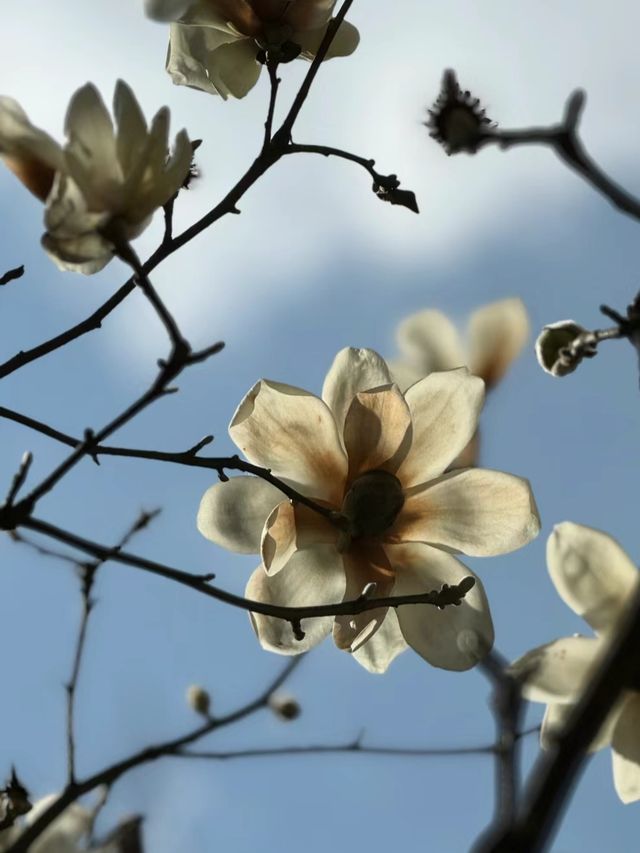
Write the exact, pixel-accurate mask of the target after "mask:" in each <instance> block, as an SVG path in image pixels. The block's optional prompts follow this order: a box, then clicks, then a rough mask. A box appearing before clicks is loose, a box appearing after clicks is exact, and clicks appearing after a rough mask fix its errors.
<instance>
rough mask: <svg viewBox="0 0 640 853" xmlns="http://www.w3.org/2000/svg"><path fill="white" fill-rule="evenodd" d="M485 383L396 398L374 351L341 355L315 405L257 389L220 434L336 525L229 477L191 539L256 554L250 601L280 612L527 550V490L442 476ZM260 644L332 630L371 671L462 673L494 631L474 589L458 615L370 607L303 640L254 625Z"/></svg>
mask: <svg viewBox="0 0 640 853" xmlns="http://www.w3.org/2000/svg"><path fill="white" fill-rule="evenodd" d="M483 399H484V383H483V382H482V380H481V379H478V378H477V377H474V376H471V375H470V374H469V372H468V371H467V369H466V368H461V369H458V370H451V371H448V372H439V373H432V374H431V375H430V376H428V377H426V378H425V379H423V380H422V381H421V382H418V383H416V384H415V385H413V386H412V387H411V388H410V389H409V391H408V392H407V394H406V395H403V394H402V393H401V392H400V391H399V389H398V388H397V386H396V385H394V384H393V383H392V381H391V377H390V374H389V370H388V368H387V365H386V364H385V362H384V361H383V359H382V358H381V357H380V356H379V355H378V354H377V353H375V352H373V351H372V350H366V349H345V350H342V351H341V352H340V353H338V355H337V356H336V358H335V360H334V363H333V366H332V367H331V369H330V371H329V373H328V375H327V377H326V379H325V383H324V387H323V392H322V399H320V398H318V397H316V396H315V395H313V394H311V393H310V392H308V391H304V390H302V389H300V388H294V387H292V386H289V385H283V384H281V383H278V382H272V381H268V380H261V381H260V382H258V383H257V384H256V385H255V386H254V387H253V388H252V389H251V391H249V393H248V394H247V396H246V397H245V398H244V400H243V401H242V402H241V404H240V406H239V407H238V410H237V411H236V414H235V415H234V417H233V420H232V422H231V424H230V427H229V434H230V436H231V438H232V440H233V441H234V442H235V444H236V445H237V446H238V447H239V448H240V450H241V451H242V452H243V453H244V455H245V456H246V457H247V458H248V459H249V460H250V461H251V462H253V463H254V464H257V465H261V466H263V467H266V468H269V469H271V470H272V472H273V473H274V475H275V476H277V477H280V478H281V479H283V480H285V481H286V482H288V483H290V484H291V485H293V486H294V488H296V489H297V490H298V491H299V492H301V493H302V494H303V495H305V496H307V497H309V498H311V499H313V500H314V501H316V502H317V503H319V504H321V505H323V506H325V507H328V508H330V509H332V510H333V511H334V515H333V517H334V519H335V520H336V524H332V523H331V522H330V521H329V520H328V519H327V518H325V517H324V516H321V515H320V514H319V513H316V512H314V511H313V510H311V509H310V508H308V507H306V506H303V505H300V504H295V505H294V504H292V503H291V502H290V501H288V500H283V499H282V494H281V493H280V492H279V491H278V490H277V489H276V488H275V487H274V486H272V485H270V484H269V483H266V482H265V481H264V480H261V479H257V478H254V477H248V476H240V477H233V478H231V479H230V480H229V481H228V482H227V483H218V484H216V485H215V486H212V487H211V488H210V489H209V490H208V491H207V492H206V493H205V495H204V496H203V498H202V501H201V504H200V510H199V513H198V528H199V530H200V532H201V533H202V534H203V535H204V536H206V537H207V538H208V539H210V540H212V541H213V542H215V543H217V544H219V545H222V546H223V547H226V548H229V549H230V550H233V551H237V552H240V553H260V554H261V557H262V563H261V565H260V566H259V567H258V568H257V569H256V571H255V572H254V573H253V575H252V577H251V579H250V580H249V583H248V585H247V589H246V595H247V597H248V598H250V599H254V600H258V601H261V602H264V603H269V604H273V605H280V606H309V605H314V604H334V603H337V602H340V601H351V600H353V599H356V598H358V597H359V596H360V595H362V594H363V592H364V591H365V590H366V594H367V596H368V597H370V598H376V597H378V598H380V597H384V596H388V595H403V594H414V593H424V592H426V591H429V590H432V589H435V588H439V587H441V586H442V585H443V584H449V585H450V586H454V585H456V584H458V583H459V582H460V581H461V580H462V578H466V577H469V576H472V574H473V573H472V572H470V571H469V570H468V569H467V568H466V567H465V566H464V565H463V564H462V563H460V562H459V561H458V560H457V559H456V558H455V557H454V556H453V552H462V553H466V554H469V555H472V556H491V555H496V554H503V553H507V552H508V551H512V550H514V549H516V548H520V547H522V546H523V545H525V544H526V543H527V542H529V541H530V540H531V539H532V538H533V537H534V536H535V535H536V534H537V532H538V530H539V519H538V514H537V511H536V508H535V503H534V500H533V495H532V494H531V489H530V487H529V484H528V483H527V482H526V481H525V480H522V479H520V478H518V477H513V476H511V475H509V474H503V473H500V472H497V471H483V470H480V469H475V470H467V471H459V472H454V473H452V474H444V473H443V472H444V471H445V470H446V468H447V467H448V466H449V465H450V463H451V461H452V460H453V459H454V458H455V457H456V456H457V455H458V453H459V452H460V451H461V450H462V448H463V447H465V446H466V445H467V443H468V442H469V440H470V438H471V436H472V435H473V433H474V432H475V429H476V423H477V419H478V416H479V413H480V409H481V407H482V402H483ZM252 621H253V625H254V628H255V630H256V632H257V634H258V638H259V640H260V642H261V644H262V645H263V646H264V647H265V648H266V649H269V650H271V651H276V652H279V653H281V654H298V653H300V652H303V651H305V650H307V649H309V648H311V647H312V646H314V645H316V644H317V643H319V642H320V641H321V640H322V639H324V637H326V636H327V635H328V634H329V633H332V634H333V638H334V640H335V642H336V645H337V646H338V647H339V648H340V649H343V650H346V651H349V652H351V653H353V655H354V657H355V658H356V659H357V660H358V661H359V662H360V663H361V664H362V665H363V666H365V667H366V668H367V669H369V670H371V671H374V672H382V671H384V670H385V669H386V668H387V666H388V665H389V663H390V662H391V661H392V660H393V658H394V657H396V655H397V654H399V653H400V652H401V651H403V650H404V649H405V648H406V646H407V644H409V645H411V646H412V647H413V648H414V649H415V650H416V651H417V652H418V653H419V654H421V655H422V656H423V657H424V658H425V659H426V660H428V661H429V662H430V663H432V664H433V665H434V666H439V667H443V668H445V669H451V670H464V669H468V668H470V667H471V666H473V665H475V663H477V655H475V654H471V653H470V652H469V651H468V649H466V647H465V646H464V645H463V647H462V648H461V647H459V645H458V642H457V640H458V637H459V636H460V634H461V632H464V631H473V632H475V633H476V634H477V635H478V637H479V638H480V639H481V645H482V646H483V647H484V648H487V649H488V648H490V647H491V645H492V642H493V627H492V623H491V616H490V613H489V607H488V603H487V600H486V596H485V594H484V590H483V587H482V584H481V583H480V581H479V580H478V579H476V582H475V585H474V586H473V588H472V589H471V590H470V591H469V592H468V594H467V595H466V596H465V598H464V600H463V601H462V603H461V604H460V606H458V607H447V608H445V609H444V610H437V609H436V608H425V607H420V606H414V605H412V606H407V607H399V608H398V609H397V611H396V610H394V609H392V608H386V607H380V608H374V609H372V610H369V611H366V612H363V613H361V614H359V615H357V616H338V617H336V618H335V619H333V618H332V617H326V618H313V619H305V620H303V623H302V630H303V632H304V637H303V638H302V639H301V638H300V637H299V636H298V637H297V636H296V634H295V633H294V630H293V628H292V626H291V625H290V624H289V623H288V622H286V621H284V620H281V619H276V618H272V617H267V616H264V615H262V614H253V615H252Z"/></svg>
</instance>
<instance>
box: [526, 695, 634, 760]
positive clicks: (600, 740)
mask: <svg viewBox="0 0 640 853" xmlns="http://www.w3.org/2000/svg"><path fill="white" fill-rule="evenodd" d="M574 709H575V705H574V704H572V703H569V702H566V703H560V704H554V705H547V710H546V711H545V714H544V719H543V720H542V729H541V731H540V745H541V746H542V748H543V749H550V748H551V747H552V746H553V745H554V744H555V742H556V740H557V738H558V735H559V734H561V733H562V730H563V729H564V727H565V725H566V723H567V720H568V719H569V717H570V716H571V714H572V712H573V710H574ZM620 709H621V706H620V704H618V706H617V707H616V708H615V709H614V710H613V711H611V713H610V714H609V715H608V717H607V719H606V720H605V722H604V725H603V726H602V728H601V729H600V732H599V733H598V735H597V736H596V738H595V740H594V741H593V742H592V744H591V746H590V747H589V752H597V751H598V750H599V749H602V748H603V747H605V746H609V745H610V744H611V737H612V735H613V729H614V727H615V725H616V723H617V721H618V715H619V713H620Z"/></svg>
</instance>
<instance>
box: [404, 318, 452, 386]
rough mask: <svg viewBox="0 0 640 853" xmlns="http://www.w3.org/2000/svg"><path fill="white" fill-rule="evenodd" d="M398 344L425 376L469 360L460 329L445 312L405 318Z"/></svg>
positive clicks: (410, 361)
mask: <svg viewBox="0 0 640 853" xmlns="http://www.w3.org/2000/svg"><path fill="white" fill-rule="evenodd" d="M396 339H397V341H398V347H399V349H400V351H401V352H402V353H403V354H404V356H405V357H406V358H407V360H408V361H409V363H410V364H411V365H413V366H415V368H416V369H417V370H420V371H421V372H422V375H423V376H425V375H426V374H427V373H433V372H434V371H437V370H452V369H453V368H455V367H464V366H465V365H466V363H467V360H466V356H465V354H464V350H463V348H462V342H461V341H460V335H459V334H458V330H457V329H456V327H455V326H454V325H453V323H452V322H451V320H450V319H449V318H448V317H447V316H446V315H445V314H443V313H442V312H441V311H433V310H429V311H420V312H419V313H417V314H412V315H411V316H410V317H407V318H406V320H403V321H402V323H400V325H399V326H398V331H397V333H396Z"/></svg>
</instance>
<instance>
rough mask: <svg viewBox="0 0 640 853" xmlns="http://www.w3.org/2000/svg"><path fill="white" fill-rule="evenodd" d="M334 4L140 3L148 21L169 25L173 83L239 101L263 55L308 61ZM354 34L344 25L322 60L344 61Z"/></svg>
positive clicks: (307, 0) (242, 0)
mask: <svg viewBox="0 0 640 853" xmlns="http://www.w3.org/2000/svg"><path fill="white" fill-rule="evenodd" d="M335 4H336V0H191V2H189V0H145V5H146V11H147V14H148V15H149V17H151V18H155V19H156V20H160V21H173V22H174V23H172V24H171V37H170V43H169V53H168V56H167V71H168V72H169V74H170V75H171V79H172V80H173V82H174V83H177V84H178V85H181V86H192V87H193V88H196V89H202V91H204V92H210V93H211V94H214V95H222V97H223V98H225V99H226V98H227V97H228V96H229V95H233V97H235V98H243V97H244V96H245V95H246V94H247V92H249V90H250V89H252V88H253V87H254V86H255V84H256V83H257V81H258V77H259V76H260V70H261V68H262V66H261V64H260V62H259V61H258V60H259V59H263V58H264V57H265V55H266V53H268V54H269V55H270V56H271V57H272V58H274V59H276V60H278V61H280V62H287V61H289V60H291V59H294V58H295V57H296V56H300V57H302V58H303V59H312V58H313V57H314V56H315V55H316V53H317V52H318V48H319V47H320V43H321V42H322V39H323V38H324V35H325V33H326V31H327V26H328V24H329V22H330V20H331V13H332V11H333V7H334V6H335ZM359 38H360V37H359V35H358V31H357V29H356V28H355V27H354V26H353V25H352V24H350V23H348V22H347V21H343V22H342V23H341V24H340V27H339V28H338V31H337V32H336V33H335V35H334V37H333V41H332V42H331V45H330V47H329V50H328V52H327V54H326V57H325V58H326V59H330V58H331V57H334V56H348V55H349V54H350V53H353V51H354V50H355V49H356V47H357V46H358V41H359Z"/></svg>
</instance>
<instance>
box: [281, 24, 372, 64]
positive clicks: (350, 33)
mask: <svg viewBox="0 0 640 853" xmlns="http://www.w3.org/2000/svg"><path fill="white" fill-rule="evenodd" d="M327 26H328V25H325V26H323V27H319V28H318V29H316V30H309V31H308V32H300V31H298V32H296V33H295V34H294V35H293V37H292V40H293V41H294V42H295V43H296V44H299V45H300V47H301V48H302V54H301V55H302V56H303V57H304V58H305V59H313V57H314V56H315V55H316V53H317V52H318V50H319V48H320V45H321V43H322V40H323V38H324V36H325V33H326V31H327ZM359 43H360V33H359V32H358V30H357V28H356V27H354V26H353V24H350V23H349V21H342V23H341V24H340V26H339V27H338V32H337V33H336V34H335V35H334V37H333V39H332V41H331V44H330V45H329V49H328V50H327V53H326V55H325V57H324V58H325V59H334V58H335V57H338V56H350V55H351V54H352V53H353V52H354V50H355V49H356V48H357V47H358V44H359Z"/></svg>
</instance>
